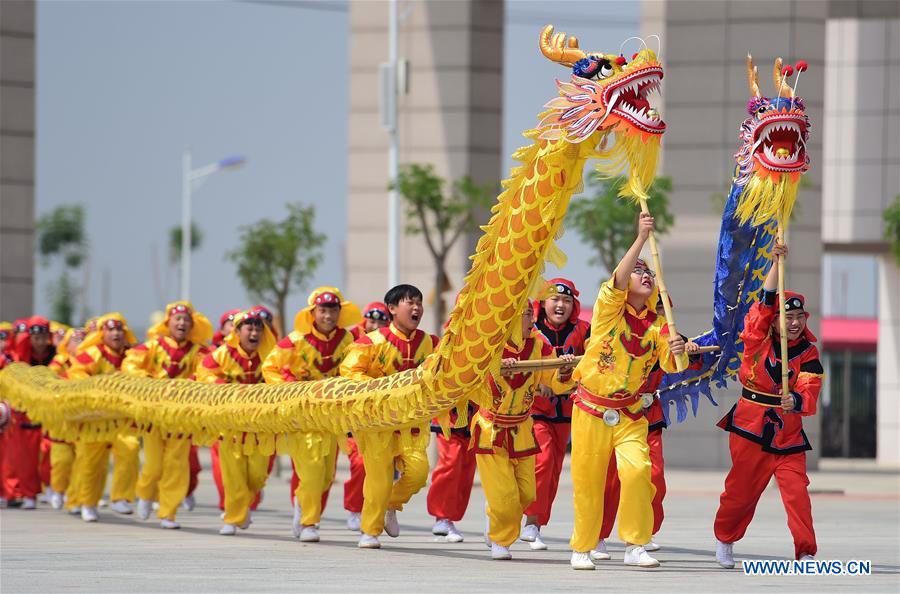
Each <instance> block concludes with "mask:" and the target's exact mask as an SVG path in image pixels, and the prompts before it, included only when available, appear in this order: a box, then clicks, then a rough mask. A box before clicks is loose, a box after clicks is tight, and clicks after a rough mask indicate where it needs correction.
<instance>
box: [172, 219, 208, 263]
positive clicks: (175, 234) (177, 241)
mask: <svg viewBox="0 0 900 594" xmlns="http://www.w3.org/2000/svg"><path fill="white" fill-rule="evenodd" d="M202 243H203V231H202V230H201V229H200V227H198V226H197V223H195V222H194V221H191V251H192V252H195V251H197V249H198V248H199V247H200V245H201V244H202ZM169 262H171V263H172V264H178V263H179V262H181V225H176V226H175V227H172V228H171V229H169Z"/></svg>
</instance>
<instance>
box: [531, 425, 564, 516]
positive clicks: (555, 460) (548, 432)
mask: <svg viewBox="0 0 900 594" xmlns="http://www.w3.org/2000/svg"><path fill="white" fill-rule="evenodd" d="M571 432H572V424H571V423H550V422H547V421H538V420H535V421H534V437H535V439H536V440H537V444H538V446H540V448H541V451H540V452H539V453H538V454H537V456H536V457H535V464H534V478H535V482H536V483H537V497H536V498H535V500H534V502H533V503H532V504H531V505H529V506H528V507H526V508H525V515H526V516H537V525H538V526H546V525H547V524H549V523H550V509H551V508H552V507H553V500H554V499H556V490H557V489H558V488H559V475H560V473H562V466H563V460H565V458H566V447H567V446H568V445H569V434H570V433H571Z"/></svg>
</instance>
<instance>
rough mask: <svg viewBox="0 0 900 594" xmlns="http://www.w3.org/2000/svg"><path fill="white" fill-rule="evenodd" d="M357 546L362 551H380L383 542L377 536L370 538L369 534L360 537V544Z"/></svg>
mask: <svg viewBox="0 0 900 594" xmlns="http://www.w3.org/2000/svg"><path fill="white" fill-rule="evenodd" d="M356 546H357V547H359V548H361V549H380V548H381V542H380V541H379V540H378V537H377V536H369V535H368V534H363V535H362V536H360V537H359V542H358V543H356Z"/></svg>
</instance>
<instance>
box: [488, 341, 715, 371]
mask: <svg viewBox="0 0 900 594" xmlns="http://www.w3.org/2000/svg"><path fill="white" fill-rule="evenodd" d="M719 350H721V347H719V346H718V345H712V346H702V347H700V348H699V349H698V350H697V352H696V353H691V354H698V355H699V354H703V353H715V352H717V351H719ZM581 359H582V355H578V356H576V357H575V359H574V360H573V361H564V360H563V359H538V360H535V361H518V362H516V364H515V365H513V366H512V367H504V368H502V369H501V370H500V373H501V375H513V374H515V373H532V372H535V371H545V370H547V369H559V368H561V367H567V366H573V367H574V366H575V365H577V364H578V363H579V362H580V361H581Z"/></svg>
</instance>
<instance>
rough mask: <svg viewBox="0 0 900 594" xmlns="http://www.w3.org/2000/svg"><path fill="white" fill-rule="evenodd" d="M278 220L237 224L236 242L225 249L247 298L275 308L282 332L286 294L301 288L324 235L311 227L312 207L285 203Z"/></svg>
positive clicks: (317, 258)
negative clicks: (282, 213)
mask: <svg viewBox="0 0 900 594" xmlns="http://www.w3.org/2000/svg"><path fill="white" fill-rule="evenodd" d="M287 209H288V216H287V218H285V219H283V220H281V221H271V220H269V219H262V220H261V221H259V222H257V223H254V224H252V225H244V226H242V227H241V228H240V242H241V243H240V245H239V246H238V247H237V248H236V249H235V250H233V251H231V252H229V253H228V258H229V259H230V260H231V261H232V262H234V263H235V264H237V274H238V278H239V279H240V280H241V283H242V284H243V285H244V288H245V289H246V291H247V294H248V295H249V296H250V298H251V299H253V300H254V301H257V302H259V303H261V304H264V305H268V306H269V307H272V308H274V309H275V310H276V311H277V312H278V317H279V319H280V323H281V326H282V328H281V330H282V333H284V330H285V320H286V319H287V317H286V314H287V311H286V304H287V298H288V296H289V295H290V294H291V292H292V291H294V290H300V289H305V288H306V285H307V283H308V282H309V280H310V279H311V278H312V276H313V274H315V271H316V269H317V268H318V266H319V264H320V263H321V262H322V252H321V246H322V244H323V243H325V239H326V237H325V235H323V234H321V233H317V232H316V230H315V227H314V220H315V208H314V207H312V206H302V205H300V204H288V205H287Z"/></svg>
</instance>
